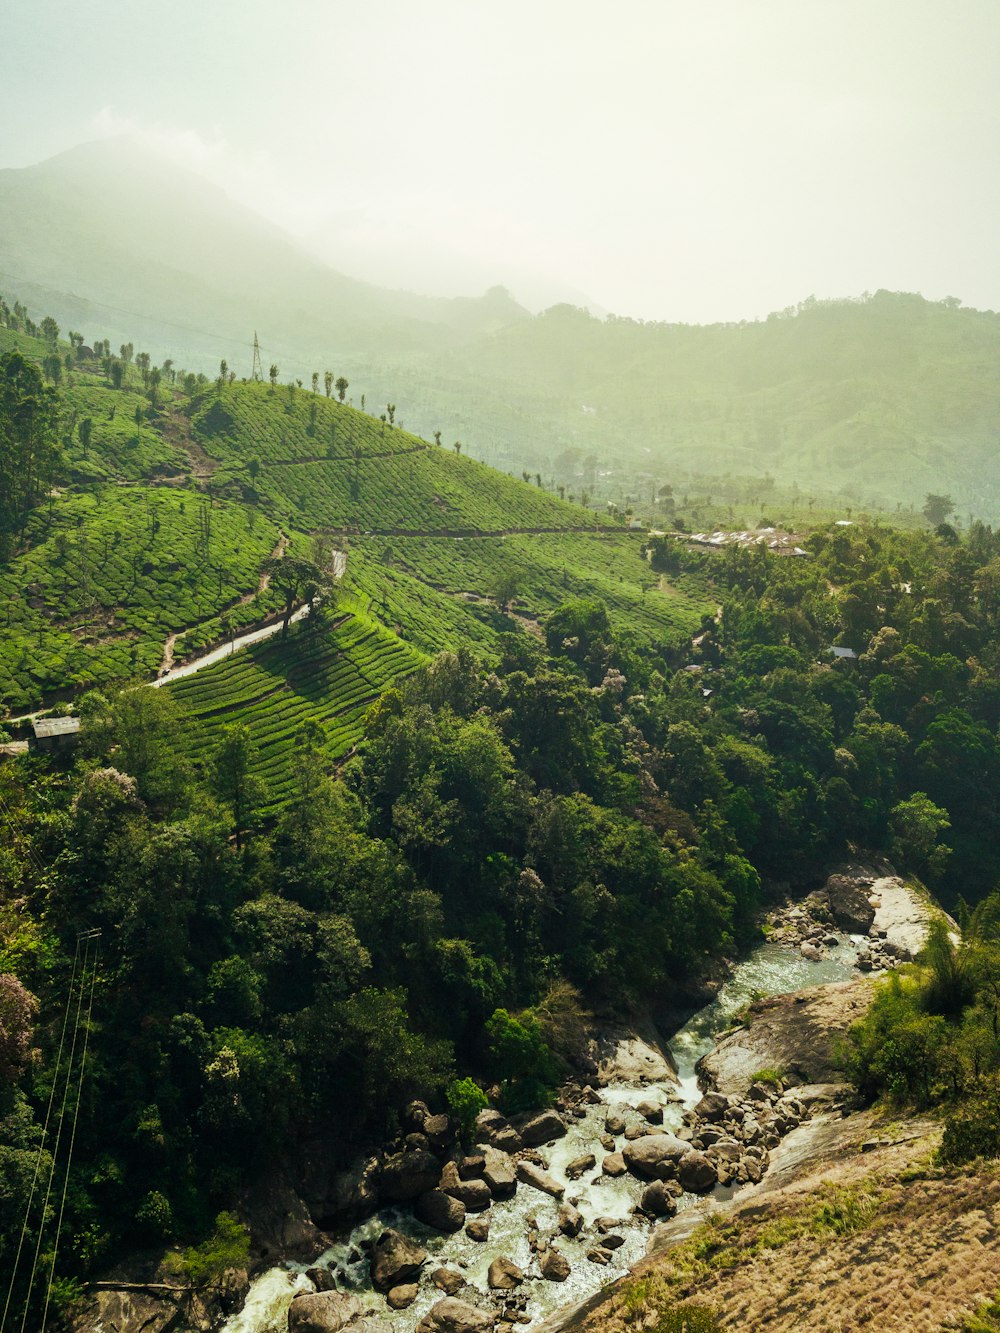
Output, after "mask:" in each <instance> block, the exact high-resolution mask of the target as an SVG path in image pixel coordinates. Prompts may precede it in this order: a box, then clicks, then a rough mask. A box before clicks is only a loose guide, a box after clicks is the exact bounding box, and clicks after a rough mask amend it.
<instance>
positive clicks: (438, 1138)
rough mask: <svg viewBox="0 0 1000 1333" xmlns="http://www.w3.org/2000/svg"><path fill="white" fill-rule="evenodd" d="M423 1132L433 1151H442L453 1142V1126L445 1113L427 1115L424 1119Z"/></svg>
mask: <svg viewBox="0 0 1000 1333" xmlns="http://www.w3.org/2000/svg"><path fill="white" fill-rule="evenodd" d="M424 1134H426V1136H427V1138H428V1140H429V1141H430V1145H431V1148H432V1149H433V1151H434V1152H443V1151H444V1149H445V1148H447V1147H449V1146H450V1145H451V1144H452V1143H454V1142H455V1126H454V1125H453V1124H452V1121H451V1117H450V1116H447V1115H429V1116H427V1118H426V1119H425V1120H424Z"/></svg>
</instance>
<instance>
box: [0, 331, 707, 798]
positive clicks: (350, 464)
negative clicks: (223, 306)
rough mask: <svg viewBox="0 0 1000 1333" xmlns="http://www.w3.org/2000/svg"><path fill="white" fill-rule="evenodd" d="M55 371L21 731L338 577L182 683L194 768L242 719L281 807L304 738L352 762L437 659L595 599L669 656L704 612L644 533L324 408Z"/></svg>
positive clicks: (11, 673) (289, 395)
mask: <svg viewBox="0 0 1000 1333" xmlns="http://www.w3.org/2000/svg"><path fill="white" fill-rule="evenodd" d="M8 350H19V351H21V352H22V353H23V354H24V355H25V356H27V357H28V358H30V359H32V360H35V361H38V362H40V363H44V364H46V366H47V370H48V372H49V373H50V374H53V373H55V370H54V368H53V366H52V356H53V353H52V348H51V345H47V344H46V342H45V341H44V340H42V339H40V338H36V337H32V336H28V335H27V334H25V333H22V332H15V331H12V330H10V329H0V354H2V352H4V351H8ZM58 359H59V390H58V391H59V412H60V425H59V434H60V437H61V447H62V462H61V465H60V470H59V476H58V477H57V484H56V485H55V486H54V487H53V488H52V490H51V493H50V494H49V495H48V497H47V500H46V501H45V502H44V503H43V504H42V505H40V506H38V507H37V508H36V509H35V510H34V511H33V512H32V513H31V515H30V518H29V521H28V525H27V528H26V530H25V533H24V536H23V539H22V540H21V541H20V542H19V543H18V545H17V546H16V549H15V550H14V552H13V553H12V555H11V557H10V558H9V559H8V560H7V561H6V563H5V564H3V565H0V616H3V618H4V622H5V633H4V635H3V636H2V638H0V707H2V708H4V709H6V710H7V711H8V712H9V713H12V714H15V715H16V714H20V713H23V712H25V711H27V710H32V709H37V708H40V707H45V706H47V705H48V706H51V705H52V704H54V703H57V702H59V701H66V700H71V699H73V698H75V697H76V696H77V695H78V694H79V693H80V692H81V691H85V690H86V689H87V688H89V687H91V686H99V687H106V688H113V687H115V686H117V685H120V684H123V683H126V682H129V681H146V682H148V681H151V680H153V679H156V678H157V677H158V676H159V675H160V674H162V673H163V672H164V671H166V670H167V669H168V668H170V667H174V666H177V665H178V664H182V663H184V662H185V661H190V660H191V659H197V658H198V657H199V655H200V654H204V653H205V652H207V651H208V650H211V649H214V648H215V647H216V646H218V645H223V644H226V643H228V642H229V641H230V640H231V639H232V638H233V637H234V636H236V635H237V634H239V633H241V632H242V631H243V630H245V629H248V628H249V627H253V626H260V625H264V624H269V623H270V624H274V625H275V627H277V622H278V620H279V619H280V616H281V613H282V609H283V607H284V605H285V599H286V596H287V595H288V590H287V588H284V587H278V586H275V585H274V584H273V583H272V573H271V571H272V569H273V568H274V562H275V561H279V568H280V560H281V559H282V558H283V557H285V556H289V557H293V558H296V559H298V560H300V561H306V562H309V561H319V562H320V563H319V567H320V568H321V569H327V568H328V569H330V570H333V571H335V572H336V574H337V575H338V578H337V580H336V583H335V587H334V596H333V602H332V605H331V606H330V607H327V608H326V610H325V612H324V614H323V615H315V616H313V617H312V618H311V620H306V621H304V622H303V623H302V624H298V625H294V626H292V627H291V629H290V631H289V633H288V636H287V638H286V637H285V636H284V635H282V636H281V637H280V638H279V637H274V638H271V639H269V640H268V641H267V642H262V643H259V644H257V645H255V646H253V647H250V648H248V649H247V650H245V651H242V652H240V653H238V654H237V655H235V656H232V657H229V658H226V659H225V660H223V661H221V662H218V663H217V664H216V665H207V666H206V667H205V669H203V670H199V671H198V673H197V674H196V675H193V676H190V677H188V678H186V679H183V680H180V681H178V682H176V683H172V684H171V685H170V692H171V694H172V695H173V697H174V698H175V699H176V700H177V702H178V704H179V705H180V707H181V708H182V709H183V711H184V712H185V713H186V714H187V715H188V717H189V718H190V719H191V722H192V725H191V726H190V728H188V729H187V731H186V735H187V738H188V746H189V751H190V756H191V758H192V759H193V760H194V761H195V762H196V763H198V762H201V761H203V760H204V759H205V757H206V755H207V754H208V753H209V752H210V751H211V749H212V748H213V746H214V744H215V743H216V740H217V738H218V730H219V728H220V727H221V726H223V725H225V724H227V723H229V722H233V721H245V722H247V723H248V724H249V726H250V727H251V730H252V732H253V734H254V737H255V740H256V741H257V743H258V745H259V757H258V760H257V762H258V764H259V768H260V773H261V775H262V776H263V777H264V778H265V780H266V781H267V783H268V790H269V793H270V799H271V801H272V802H273V801H280V799H281V798H282V796H283V794H284V793H286V792H287V791H288V789H289V786H290V784H291V782H292V780H293V776H294V754H295V748H294V747H295V738H296V736H297V735H298V733H299V732H300V731H301V729H302V727H303V726H304V725H305V724H306V723H308V722H312V723H316V724H317V725H318V726H319V727H320V728H321V731H322V735H323V737H324V745H325V749H326V752H327V754H328V755H329V757H330V759H331V760H336V759H338V758H339V757H341V756H342V755H344V754H345V753H346V752H347V751H349V750H350V749H351V748H352V747H353V746H354V745H355V744H356V743H357V741H358V739H359V738H360V736H361V734H362V731H363V719H364V713H365V711H366V709H367V708H368V707H369V706H370V705H371V703H372V702H373V701H374V699H375V698H377V697H378V695H379V693H380V692H381V691H382V690H383V689H384V688H385V687H386V686H387V685H388V684H390V683H391V682H392V680H394V679H395V678H396V677H398V676H399V675H400V674H406V673H408V672H411V671H413V670H414V669H415V668H416V667H417V666H418V665H420V664H421V663H423V662H425V661H427V660H428V659H429V657H430V656H431V655H433V654H434V653H436V652H438V651H441V650H442V649H445V648H458V647H461V646H463V645H474V646H476V647H477V648H478V649H480V650H481V651H483V652H485V653H487V654H489V653H490V652H491V651H492V650H494V649H495V648H496V647H497V645H498V643H499V638H500V636H501V635H502V634H504V633H509V632H511V631H513V630H517V629H519V628H521V629H522V630H526V631H527V632H530V633H534V634H540V633H541V632H542V629H541V624H540V621H541V620H542V619H543V618H544V616H545V615H546V614H547V613H548V612H550V611H551V610H553V609H554V608H555V607H556V606H558V605H560V604H561V603H562V602H563V601H566V600H568V599H571V598H574V597H594V596H597V597H600V598H601V599H602V600H603V601H604V602H605V603H606V604H607V605H608V608H609V611H610V613H611V615H612V618H613V619H614V620H615V621H616V622H617V623H618V625H619V626H620V627H627V628H628V629H629V630H630V631H631V632H632V633H633V634H634V635H636V636H638V638H639V639H641V640H642V641H643V642H645V643H647V644H650V645H652V646H654V647H658V648H659V649H661V650H662V649H666V648H668V647H670V646H671V645H675V644H677V643H678V642H679V641H680V640H681V639H683V638H684V637H685V636H688V635H690V634H691V633H692V632H693V631H694V630H695V629H696V628H697V625H698V624H699V622H700V619H701V616H702V614H703V613H704V612H705V611H706V610H707V609H708V603H707V602H706V601H705V598H704V595H703V592H702V590H701V589H700V588H698V587H694V586H691V587H685V588H684V589H682V590H678V589H675V588H673V587H668V586H666V585H664V586H663V587H661V586H660V582H659V581H658V579H657V576H656V575H655V574H653V573H652V571H651V570H650V567H649V564H648V562H647V560H646V559H645V556H644V554H643V547H644V538H643V534H642V533H641V532H632V531H629V530H626V529H625V528H624V527H623V526H622V525H621V523H614V522H612V520H611V519H610V518H609V517H607V516H606V515H605V514H601V513H595V512H594V511H593V510H592V509H584V508H582V507H581V506H580V505H577V504H575V503H571V502H570V500H569V499H564V498H562V497H560V496H559V495H557V494H553V493H551V492H550V491H549V490H547V489H545V488H544V487H541V486H539V485H537V484H531V485H529V484H526V483H525V482H524V481H522V480H516V479H514V478H512V477H509V476H507V475H505V474H502V473H499V472H496V471H494V470H493V469H491V468H489V467H487V466H486V465H485V464H483V463H481V462H478V461H475V460H471V459H468V458H466V457H463V456H462V455H461V453H460V451H458V450H456V449H455V448H453V447H443V446H440V445H438V444H437V443H431V442H428V441H427V440H424V439H421V438H420V437H418V436H415V435H413V434H411V433H409V432H407V431H405V430H403V429H401V428H399V427H397V426H394V425H392V424H390V423H389V422H388V421H387V420H384V419H381V418H376V417H373V416H371V415H368V414H366V413H364V412H361V411H359V410H357V409H355V408H353V407H351V406H350V405H349V404H347V403H344V402H341V401H338V400H337V398H336V397H334V396H329V397H328V396H327V395H326V393H324V392H323V391H320V392H311V391H310V390H309V389H305V388H300V387H298V386H297V385H295V384H291V385H282V386H276V385H273V384H269V383H254V382H246V381H243V382H238V381H235V380H230V379H227V380H226V381H225V382H223V381H222V379H221V378H220V379H219V380H217V381H215V382H208V381H205V379H204V377H201V379H200V381H199V380H198V379H196V378H191V377H189V378H187V379H186V380H185V377H184V376H183V375H182V374H179V373H178V372H177V371H173V373H172V374H171V373H170V370H168V371H167V372H166V373H165V374H164V373H163V372H160V383H159V384H158V385H157V384H156V383H155V382H154V378H155V377H152V376H151V375H150V367H149V366H147V365H146V364H145V362H143V361H140V360H139V359H138V358H137V359H136V361H135V362H134V363H133V364H131V365H130V366H128V367H126V368H125V370H124V373H123V375H124V377H123V382H122V383H121V386H120V387H119V388H115V387H113V376H112V375H111V374H110V366H109V365H102V363H101V362H100V361H99V360H97V359H93V358H90V357H89V356H86V355H83V354H80V355H79V356H78V355H77V354H76V353H75V351H73V350H72V349H70V348H68V347H67V346H66V345H65V344H60V345H59V349H58ZM182 383H184V384H185V385H186V388H185V389H184V390H183V391H182V389H181V387H180V386H181V384H182ZM278 582H280V579H279V580H278ZM292 595H293V596H294V600H295V603H296V604H301V603H302V601H303V599H304V597H305V596H306V593H305V591H304V587H303V589H299V590H297V591H293V594H292ZM508 603H510V605H509V612H508V610H502V609H501V606H502V605H506V604H508Z"/></svg>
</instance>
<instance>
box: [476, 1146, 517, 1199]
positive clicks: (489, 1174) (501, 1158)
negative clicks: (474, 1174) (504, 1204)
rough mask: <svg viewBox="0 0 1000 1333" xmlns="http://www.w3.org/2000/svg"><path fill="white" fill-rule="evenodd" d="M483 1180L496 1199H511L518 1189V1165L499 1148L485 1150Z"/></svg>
mask: <svg viewBox="0 0 1000 1333" xmlns="http://www.w3.org/2000/svg"><path fill="white" fill-rule="evenodd" d="M483 1158H484V1164H483V1180H485V1181H486V1184H487V1185H488V1186H489V1190H490V1193H491V1194H492V1195H493V1197H494V1199H509V1198H510V1197H511V1195H512V1194H513V1193H514V1191H515V1190H516V1189H517V1166H516V1165H515V1163H514V1161H513V1159H512V1158H511V1157H509V1156H508V1155H507V1153H505V1152H501V1151H500V1149H499V1148H490V1147H487V1148H485V1149H484V1150H483Z"/></svg>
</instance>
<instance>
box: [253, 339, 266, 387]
mask: <svg viewBox="0 0 1000 1333" xmlns="http://www.w3.org/2000/svg"><path fill="white" fill-rule="evenodd" d="M250 378H251V379H252V380H259V381H261V382H262V381H263V379H264V368H263V366H262V365H261V364H260V343H259V342H258V341H257V330H256V329H254V331H253V371H252V373H251V375H250Z"/></svg>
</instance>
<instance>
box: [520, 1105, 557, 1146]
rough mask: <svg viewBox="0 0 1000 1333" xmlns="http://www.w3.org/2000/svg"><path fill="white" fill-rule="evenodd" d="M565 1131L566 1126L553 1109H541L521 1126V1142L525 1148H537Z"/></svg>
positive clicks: (550, 1141) (552, 1140)
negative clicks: (540, 1111) (541, 1110)
mask: <svg viewBox="0 0 1000 1333" xmlns="http://www.w3.org/2000/svg"><path fill="white" fill-rule="evenodd" d="M565 1133H566V1126H565V1125H564V1124H563V1122H562V1120H561V1119H560V1118H559V1115H558V1114H557V1113H556V1112H555V1111H543V1112H542V1114H541V1115H536V1116H535V1118H534V1119H533V1120H529V1121H528V1123H527V1124H526V1125H522V1126H521V1142H522V1143H523V1144H524V1146H525V1147H526V1148H538V1147H540V1146H541V1145H542V1144H543V1143H552V1142H554V1141H555V1140H556V1139H561V1138H562V1137H563V1135H564V1134H565Z"/></svg>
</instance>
